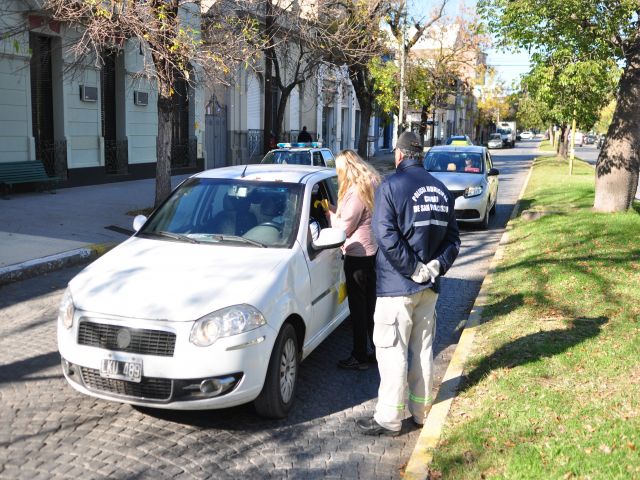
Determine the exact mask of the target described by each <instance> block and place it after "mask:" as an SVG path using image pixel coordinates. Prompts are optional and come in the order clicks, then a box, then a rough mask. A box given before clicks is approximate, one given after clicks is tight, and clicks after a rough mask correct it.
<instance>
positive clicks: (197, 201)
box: [138, 178, 303, 248]
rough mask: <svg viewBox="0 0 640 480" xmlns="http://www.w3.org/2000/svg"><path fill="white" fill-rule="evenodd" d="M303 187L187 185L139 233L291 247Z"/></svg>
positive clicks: (214, 181)
mask: <svg viewBox="0 0 640 480" xmlns="http://www.w3.org/2000/svg"><path fill="white" fill-rule="evenodd" d="M302 189H303V186H302V185H301V184H297V183H296V184H294V183H281V182H263V181H260V182H256V181H244V180H231V179H219V178H192V179H189V180H187V181H186V182H184V183H183V184H182V185H181V186H180V187H179V188H178V189H177V190H176V191H174V192H173V194H172V195H171V197H169V199H168V200H167V201H166V202H165V203H164V204H163V205H162V206H161V207H160V209H158V210H157V211H156V212H155V213H154V214H153V216H152V217H151V218H150V219H149V222H147V225H145V227H144V228H143V229H141V230H140V231H139V232H138V236H141V237H146V238H162V239H168V240H175V241H185V242H190V243H218V244H219V243H224V244H229V245H241V246H252V247H282V248H288V247H291V245H292V244H293V241H294V240H295V236H296V233H297V231H298V223H299V218H300V204H301V198H302Z"/></svg>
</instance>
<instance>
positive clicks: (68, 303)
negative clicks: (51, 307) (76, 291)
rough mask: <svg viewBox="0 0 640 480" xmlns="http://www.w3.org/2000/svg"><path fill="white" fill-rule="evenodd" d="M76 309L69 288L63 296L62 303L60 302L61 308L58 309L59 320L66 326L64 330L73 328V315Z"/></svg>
mask: <svg viewBox="0 0 640 480" xmlns="http://www.w3.org/2000/svg"><path fill="white" fill-rule="evenodd" d="M75 310H76V307H75V305H74V304H73V297H72V296H71V290H70V289H69V287H67V289H66V290H65V291H64V295H62V301H61V302H60V308H59V309H58V319H59V320H60V322H61V323H62V325H64V328H66V329H69V328H71V327H72V326H73V315H74V313H75Z"/></svg>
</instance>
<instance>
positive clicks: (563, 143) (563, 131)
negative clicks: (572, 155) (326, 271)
mask: <svg viewBox="0 0 640 480" xmlns="http://www.w3.org/2000/svg"><path fill="white" fill-rule="evenodd" d="M567 130H568V129H567V126H566V125H562V126H561V127H560V141H559V142H558V155H560V157H562V158H564V159H565V160H566V158H567V139H568V135H567V133H568V132H567Z"/></svg>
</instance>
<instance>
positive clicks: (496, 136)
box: [489, 133, 502, 140]
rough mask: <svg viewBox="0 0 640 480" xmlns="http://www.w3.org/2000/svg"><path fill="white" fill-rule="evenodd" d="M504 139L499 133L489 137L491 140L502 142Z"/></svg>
mask: <svg viewBox="0 0 640 480" xmlns="http://www.w3.org/2000/svg"><path fill="white" fill-rule="evenodd" d="M501 139H502V137H501V136H500V134H499V133H492V134H491V135H489V140H501Z"/></svg>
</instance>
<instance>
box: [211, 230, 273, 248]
mask: <svg viewBox="0 0 640 480" xmlns="http://www.w3.org/2000/svg"><path fill="white" fill-rule="evenodd" d="M207 236H209V237H211V238H215V239H216V240H219V241H221V242H240V243H248V244H249V245H253V246H254V247H261V248H267V246H266V245H265V244H264V243H261V242H258V241H257V240H251V239H250V238H244V237H239V236H238V235H224V234H221V233H214V234H211V235H207Z"/></svg>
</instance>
